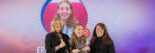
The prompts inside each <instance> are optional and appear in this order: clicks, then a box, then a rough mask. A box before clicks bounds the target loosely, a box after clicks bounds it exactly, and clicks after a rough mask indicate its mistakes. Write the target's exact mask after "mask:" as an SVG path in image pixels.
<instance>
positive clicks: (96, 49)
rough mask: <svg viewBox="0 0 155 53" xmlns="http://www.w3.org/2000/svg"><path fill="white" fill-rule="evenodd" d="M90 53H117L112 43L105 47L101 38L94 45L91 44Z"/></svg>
mask: <svg viewBox="0 0 155 53" xmlns="http://www.w3.org/2000/svg"><path fill="white" fill-rule="evenodd" d="M90 48H91V51H90V53H115V47H114V44H113V43H112V44H111V45H105V44H104V43H103V42H102V41H101V38H96V40H95V42H94V44H93V45H92V44H90Z"/></svg>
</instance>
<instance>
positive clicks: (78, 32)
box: [70, 24, 90, 53]
mask: <svg viewBox="0 0 155 53" xmlns="http://www.w3.org/2000/svg"><path fill="white" fill-rule="evenodd" d="M86 40H87V39H86V37H85V35H84V33H83V27H82V25H80V24H75V26H74V32H73V33H72V37H71V38H70V44H71V52H72V53H88V51H89V50H90V48H89V46H88V44H87V42H86Z"/></svg>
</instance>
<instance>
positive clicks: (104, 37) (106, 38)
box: [90, 23, 112, 45]
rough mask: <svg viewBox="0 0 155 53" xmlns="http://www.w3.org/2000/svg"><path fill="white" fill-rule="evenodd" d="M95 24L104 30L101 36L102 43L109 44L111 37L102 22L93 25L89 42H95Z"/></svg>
mask: <svg viewBox="0 0 155 53" xmlns="http://www.w3.org/2000/svg"><path fill="white" fill-rule="evenodd" d="M97 26H100V27H101V28H102V29H103V30H104V33H103V35H102V37H101V40H102V43H103V44H105V45H111V44H112V39H111V38H110V36H109V34H108V31H107V28H106V26H105V24H103V23H98V24H97V25H96V26H95V29H94V32H93V35H92V39H91V43H90V44H92V45H93V44H94V43H95V40H96V38H97V35H96V27H97Z"/></svg>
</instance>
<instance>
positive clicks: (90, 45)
mask: <svg viewBox="0 0 155 53" xmlns="http://www.w3.org/2000/svg"><path fill="white" fill-rule="evenodd" d="M89 47H90V53H95V52H94V48H93V45H92V43H90V44H89Z"/></svg>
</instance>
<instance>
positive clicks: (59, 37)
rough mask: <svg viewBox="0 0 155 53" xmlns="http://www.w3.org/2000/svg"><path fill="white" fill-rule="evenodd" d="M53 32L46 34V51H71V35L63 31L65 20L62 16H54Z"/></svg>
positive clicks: (62, 52)
mask: <svg viewBox="0 0 155 53" xmlns="http://www.w3.org/2000/svg"><path fill="white" fill-rule="evenodd" d="M51 26H52V27H53V29H54V30H53V32H51V33H49V34H47V35H46V38H45V49H46V53H69V52H70V49H69V42H68V40H69V37H68V35H66V34H63V33H62V29H63V26H64V24H63V21H62V19H61V18H54V20H53V22H51Z"/></svg>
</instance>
